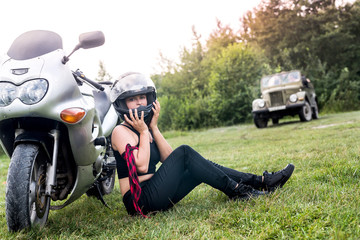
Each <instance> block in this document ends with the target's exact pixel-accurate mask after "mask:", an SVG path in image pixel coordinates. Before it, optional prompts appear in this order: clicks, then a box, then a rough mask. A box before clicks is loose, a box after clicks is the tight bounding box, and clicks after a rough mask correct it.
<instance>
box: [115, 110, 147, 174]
mask: <svg viewBox="0 0 360 240" xmlns="http://www.w3.org/2000/svg"><path fill="white" fill-rule="evenodd" d="M125 121H126V123H128V124H129V125H131V126H132V127H133V128H134V129H135V130H137V131H138V132H139V133H140V136H139V138H138V137H137V135H136V134H135V133H133V132H132V131H131V130H130V129H128V128H126V127H120V126H117V127H116V128H115V129H114V130H113V134H112V139H111V141H112V144H113V147H114V149H115V150H117V151H118V152H119V153H123V152H125V148H126V145H127V144H130V145H131V146H136V145H137V144H138V143H139V141H140V144H139V149H138V150H134V151H133V154H134V157H135V165H136V168H137V171H138V172H140V173H147V171H148V168H149V161H150V143H149V137H150V133H149V129H148V127H147V126H146V124H145V122H144V113H142V115H141V118H140V119H139V118H138V116H137V112H136V110H135V117H134V116H133V115H132V112H131V111H130V119H129V118H128V117H127V116H126V115H125Z"/></svg>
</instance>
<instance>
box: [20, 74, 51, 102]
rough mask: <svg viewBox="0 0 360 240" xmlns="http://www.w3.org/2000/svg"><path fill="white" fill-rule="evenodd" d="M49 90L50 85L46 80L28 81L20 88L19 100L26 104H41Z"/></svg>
mask: <svg viewBox="0 0 360 240" xmlns="http://www.w3.org/2000/svg"><path fill="white" fill-rule="evenodd" d="M47 89H48V83H47V81H46V80H45V79H36V80H32V81H27V82H25V83H23V84H22V85H20V86H19V90H20V91H19V99H20V100H21V101H22V102H23V103H25V104H29V105H30V104H34V103H38V102H40V100H41V99H42V98H43V97H44V96H45V94H46V91H47Z"/></svg>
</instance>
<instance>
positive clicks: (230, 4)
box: [0, 0, 261, 79]
mask: <svg viewBox="0 0 360 240" xmlns="http://www.w3.org/2000/svg"><path fill="white" fill-rule="evenodd" d="M260 1H261V0H251V1H249V0H181V1H179V0H131V1H130V0H127V1H125V0H102V1H95V0H62V1H51V0H1V10H2V11H1V14H0V24H1V25H0V26H1V28H0V29H1V34H0V54H6V52H7V51H8V49H9V47H10V46H11V44H12V42H13V40H14V39H15V38H16V37H18V36H19V35H20V34H22V33H24V32H26V31H30V30H38V29H40V30H49V31H54V32H56V33H58V34H59V35H60V36H61V37H62V39H63V47H64V50H65V52H66V53H67V54H69V53H70V52H71V51H72V50H73V48H74V47H75V46H76V44H77V43H78V38H79V35H80V34H81V33H84V32H90V31H98V30H100V31H102V32H103V33H104V35H105V44H104V45H103V46H101V47H97V48H94V49H86V50H84V49H80V50H78V51H77V52H75V53H74V54H73V55H72V56H71V57H70V61H69V62H68V64H69V65H70V67H71V69H72V70H76V69H77V68H79V69H80V70H82V71H83V72H84V73H85V75H87V77H89V78H91V79H95V78H96V77H97V75H98V71H99V62H100V61H102V62H103V63H104V66H105V69H106V71H107V72H108V73H109V74H110V75H111V76H112V77H113V78H115V79H116V77H118V76H119V75H121V74H122V73H125V72H128V71H137V72H142V73H144V74H147V75H151V74H154V73H158V72H159V71H160V68H159V67H158V66H159V60H160V52H161V53H162V55H163V56H165V57H166V58H168V59H171V60H173V61H175V62H178V61H179V60H178V57H179V55H180V52H181V50H182V49H183V48H184V47H186V48H190V47H191V43H192V39H193V33H192V26H195V29H196V31H197V33H198V34H200V35H201V36H202V38H201V39H202V40H203V41H205V40H206V39H207V38H208V37H209V35H210V33H211V32H212V31H213V30H214V29H216V19H219V20H220V21H221V22H222V23H223V24H224V25H226V24H228V25H230V26H231V27H232V28H233V29H235V30H238V29H239V28H240V21H239V19H240V18H241V17H242V16H243V14H244V13H246V11H248V10H252V9H253V8H254V7H255V6H257V5H258V4H259V3H260Z"/></svg>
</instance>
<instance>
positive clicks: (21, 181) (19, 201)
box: [5, 144, 50, 231]
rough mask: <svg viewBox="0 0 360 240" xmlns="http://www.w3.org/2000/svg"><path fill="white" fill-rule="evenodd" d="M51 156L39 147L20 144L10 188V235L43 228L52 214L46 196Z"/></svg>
mask: <svg viewBox="0 0 360 240" xmlns="http://www.w3.org/2000/svg"><path fill="white" fill-rule="evenodd" d="M46 160H47V155H46V154H45V152H44V151H43V150H42V148H39V146H38V145H36V144H19V145H18V146H16V148H15V150H14V153H13V155H12V157H11V161H10V166H9V171H8V176H7V186H6V199H5V208H6V221H7V225H8V229H9V231H20V230H21V229H24V228H29V227H32V226H34V225H38V226H40V227H43V226H44V225H45V223H46V222H47V219H48V215H49V210H50V197H49V196H46V195H45V186H46V166H47V161H46Z"/></svg>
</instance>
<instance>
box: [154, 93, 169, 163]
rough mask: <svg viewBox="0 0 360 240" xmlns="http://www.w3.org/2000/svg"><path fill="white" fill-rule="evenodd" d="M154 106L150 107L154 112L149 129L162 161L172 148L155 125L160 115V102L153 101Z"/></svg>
mask: <svg viewBox="0 0 360 240" xmlns="http://www.w3.org/2000/svg"><path fill="white" fill-rule="evenodd" d="M153 105H154V107H153V108H152V110H153V112H154V116H153V118H152V120H151V122H150V125H149V127H150V129H151V131H152V135H153V138H154V139H155V142H156V145H157V147H158V148H159V151H160V157H161V159H160V161H161V162H163V161H164V160H165V159H166V158H167V157H168V156H169V155H170V153H171V152H172V148H171V146H170V144H169V143H168V142H167V141H166V139H165V138H164V136H163V135H162V134H161V132H160V130H159V128H158V126H157V122H158V119H159V115H160V103H159V101H158V100H156V101H155V102H154V103H153Z"/></svg>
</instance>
